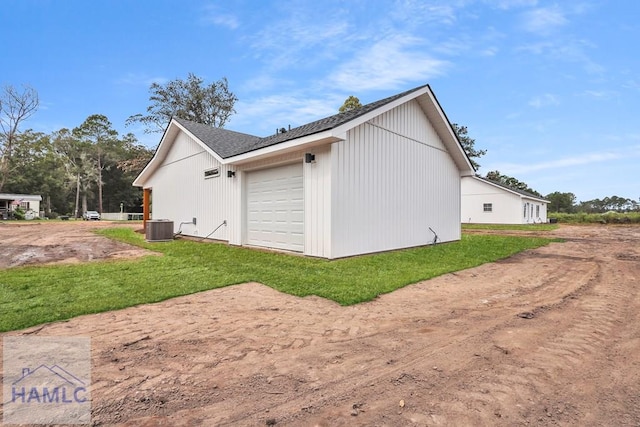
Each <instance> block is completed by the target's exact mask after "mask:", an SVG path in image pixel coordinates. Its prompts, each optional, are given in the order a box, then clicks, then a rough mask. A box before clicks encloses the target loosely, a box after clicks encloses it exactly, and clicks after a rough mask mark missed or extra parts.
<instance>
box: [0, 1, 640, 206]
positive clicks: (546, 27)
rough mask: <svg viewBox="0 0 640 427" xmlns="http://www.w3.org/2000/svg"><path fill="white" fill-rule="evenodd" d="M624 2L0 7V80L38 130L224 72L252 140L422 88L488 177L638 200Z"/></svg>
mask: <svg viewBox="0 0 640 427" xmlns="http://www.w3.org/2000/svg"><path fill="white" fill-rule="evenodd" d="M639 17H640V2H638V1H637V0H584V1H580V0H576V1H573V0H563V1H545V0H424V1H417V0H404V1H402V0H399V1H377V0H366V1H360V0H352V1H344V0H343V1H325V0H323V1H318V0H308V1H307V0H301V1H257V0H255V1H254V0H245V1H243V0H238V1H197V0H191V1H177V0H175V1H167V0H153V1H151V0H149V1H142V0H141V1H129V0H126V1H125V0H109V1H107V0H91V1H86V0H55V1H53V0H2V8H0V36H1V39H2V40H3V42H2V45H3V48H2V54H1V56H0V58H1V59H0V84H1V85H5V84H11V85H14V86H19V85H21V84H29V85H31V86H33V87H34V88H35V89H36V90H37V91H38V93H39V95H40V101H41V106H40V109H39V111H38V112H37V113H36V115H34V116H33V117H32V118H31V119H30V120H29V121H28V122H27V123H26V124H25V128H32V129H34V130H38V131H42V132H47V133H48V132H51V131H54V130H58V129H60V128H62V127H68V128H73V127H75V126H78V125H79V124H81V123H82V122H83V121H84V120H85V119H86V117H87V116H89V115H91V114H104V115H106V116H107V117H108V118H109V119H110V120H111V122H112V123H113V125H114V127H115V128H116V129H118V131H120V132H122V133H125V132H133V133H135V134H136V136H137V137H138V138H139V140H140V141H141V142H142V143H144V144H145V145H147V146H150V147H155V146H156V145H157V143H158V142H159V139H160V135H159V134H151V135H146V134H144V133H143V132H142V129H141V128H137V127H128V128H127V127H125V125H124V122H125V120H126V119H127V117H129V116H130V115H133V114H135V113H143V112H144V111H145V109H146V107H147V105H148V103H149V100H148V99H149V92H148V89H149V85H150V84H151V83H152V82H159V83H164V82H167V81H169V80H172V79H175V78H186V76H187V74H188V73H189V72H192V73H194V74H196V75H197V76H200V77H202V78H204V79H205V80H206V81H207V82H212V81H216V80H218V79H220V78H221V77H227V78H228V80H229V87H230V89H231V90H232V91H233V92H234V93H235V94H236V95H237V96H238V98H239V102H238V103H237V104H236V110H237V114H235V115H234V116H233V117H232V118H231V120H230V121H229V123H228V124H227V126H226V128H227V129H231V130H236V131H240V132H246V133H250V134H254V135H258V136H266V135H268V134H271V133H273V132H275V129H276V128H279V127H283V126H288V125H289V124H290V125H291V126H292V127H295V126H298V125H301V124H304V123H307V122H309V121H312V120H315V119H318V118H321V117H325V116H328V115H331V114H334V113H335V112H337V109H338V107H339V106H340V105H342V103H343V101H344V100H345V99H346V97H347V96H349V95H355V96H357V97H358V98H359V99H360V100H361V101H362V103H363V104H365V103H368V102H372V101H375V100H378V99H381V98H384V97H386V96H390V95H393V94H396V93H399V92H402V91H404V90H407V89H411V88H414V87H416V86H420V85H422V84H424V83H429V84H430V85H431V87H432V89H433V90H434V92H435V94H436V96H437V97H438V100H439V101H440V103H441V105H442V107H443V109H444V110H445V112H446V113H447V115H448V117H449V119H450V120H451V121H452V122H455V123H459V124H461V125H465V126H467V127H468V129H469V135H470V136H471V137H473V138H475V140H476V146H477V148H482V149H486V150H487V155H486V156H484V157H483V158H481V159H480V160H479V162H480V164H481V168H480V170H479V172H480V173H481V174H483V175H484V174H486V173H487V172H488V171H491V170H496V169H497V170H499V171H500V172H502V173H503V174H507V175H511V176H514V177H516V178H518V179H519V180H521V181H524V182H526V183H527V184H529V186H530V187H532V188H534V189H536V190H537V191H539V192H541V193H542V194H548V193H550V192H552V191H563V192H564V191H571V192H573V193H575V194H576V196H577V198H578V200H589V199H593V198H603V197H605V196H611V195H618V196H623V197H629V198H633V199H636V200H637V199H638V198H640V184H639V182H640V180H639V179H638V172H639V171H640V168H639V167H638V163H639V162H640V117H639V116H640V55H639V54H638V52H639V50H638V49H639V45H640V24H639V19H638V18H639Z"/></svg>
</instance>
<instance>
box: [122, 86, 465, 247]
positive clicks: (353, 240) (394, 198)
mask: <svg viewBox="0 0 640 427" xmlns="http://www.w3.org/2000/svg"><path fill="white" fill-rule="evenodd" d="M473 172H474V170H473V167H472V166H471V163H470V161H469V159H468V157H467V155H466V153H465V151H464V149H463V148H462V146H461V145H460V142H459V141H458V139H457V137H456V135H455V132H454V131H453V129H452V128H451V124H450V123H449V120H448V119H447V117H446V115H445V113H444V111H443V110H442V108H441V106H440V104H439V102H438V101H437V99H436V97H435V95H434V94H433V92H432V91H431V88H430V87H429V86H428V85H424V86H420V87H418V88H415V89H411V90H409V91H406V92H402V93H399V94H396V95H393V96H390V97H388V98H385V99H382V100H379V101H376V102H373V103H371V104H367V105H365V106H363V107H361V108H358V109H355V110H351V111H348V112H344V113H340V114H336V115H333V116H329V117H326V118H323V119H321V120H317V121H314V122H311V123H307V124H304V125H302V126H299V127H296V128H292V129H288V128H282V129H281V130H279V131H278V132H276V133H275V134H273V135H270V136H267V137H258V136H253V135H247V134H243V133H239V132H234V131H231V130H226V129H220V128H213V127H211V126H208V125H203V124H200V123H194V122H190V121H187V120H183V119H178V118H174V119H173V120H171V122H170V123H169V125H168V127H167V129H166V131H165V133H164V135H163V137H162V139H161V141H160V144H159V145H158V148H157V149H156V152H155V155H154V156H153V158H152V159H151V161H150V162H149V164H148V165H147V166H146V167H145V168H144V170H143V171H142V172H141V173H140V175H139V176H138V177H137V178H136V180H135V181H134V183H133V185H135V186H140V187H142V188H143V189H144V200H145V202H144V208H145V218H151V217H152V218H153V219H168V220H171V221H173V223H174V224H175V229H174V231H175V232H180V233H181V234H184V235H190V236H198V237H206V238H211V239H218V240H223V241H226V242H229V243H230V244H233V245H243V246H257V247H266V248H274V249H280V250H285V251H291V252H298V253H302V254H305V255H309V256H316V257H322V258H340V257H346V256H352V255H358V254H364V253H371V252H379V251H386V250H392V249H399V248H406V247H411V246H420V245H425V244H430V243H432V242H433V241H434V239H435V235H436V233H437V237H438V241H441V242H446V241H452V240H458V239H460V235H461V231H460V222H459V221H458V218H459V213H460V178H461V176H464V175H472V174H473Z"/></svg>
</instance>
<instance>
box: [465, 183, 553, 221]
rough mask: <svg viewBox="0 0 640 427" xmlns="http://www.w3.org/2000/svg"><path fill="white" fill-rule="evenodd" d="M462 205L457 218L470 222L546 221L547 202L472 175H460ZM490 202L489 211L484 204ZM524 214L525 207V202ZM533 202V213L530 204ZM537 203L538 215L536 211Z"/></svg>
mask: <svg viewBox="0 0 640 427" xmlns="http://www.w3.org/2000/svg"><path fill="white" fill-rule="evenodd" d="M461 188H462V207H461V211H460V221H461V222H462V223H471V224H528V223H534V222H535V223H540V222H547V204H546V203H544V202H541V201H539V200H535V199H530V198H527V197H523V196H521V195H519V194H514V193H512V192H510V191H508V190H506V189H502V188H499V187H496V186H494V185H491V184H489V183H486V182H483V181H481V180H478V179H476V178H473V177H464V178H462V183H461ZM485 203H491V205H492V211H491V212H485V211H484V204H485ZM527 203H528V205H527V213H526V215H525V212H524V207H525V204H527ZM531 206H533V213H532V208H531ZM536 206H540V215H539V216H537V215H536Z"/></svg>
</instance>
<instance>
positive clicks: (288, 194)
mask: <svg viewBox="0 0 640 427" xmlns="http://www.w3.org/2000/svg"><path fill="white" fill-rule="evenodd" d="M302 173H303V172H302V163H297V164H292V165H287V166H282V167H277V168H272V169H265V170H260V171H255V172H249V173H248V177H247V243H248V244H250V245H256V246H265V247H270V248H277V249H286V250H290V251H298V252H302V251H303V250H304V188H303V185H302V184H303V178H302Z"/></svg>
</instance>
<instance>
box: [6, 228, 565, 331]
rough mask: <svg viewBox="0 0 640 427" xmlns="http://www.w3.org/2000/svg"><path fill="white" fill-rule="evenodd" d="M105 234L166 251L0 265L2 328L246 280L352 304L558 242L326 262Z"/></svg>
mask: <svg viewBox="0 0 640 427" xmlns="http://www.w3.org/2000/svg"><path fill="white" fill-rule="evenodd" d="M99 234H102V235H104V236H107V237H109V238H112V239H117V240H120V241H123V242H126V243H130V244H133V245H136V246H140V247H144V248H147V249H150V250H152V251H157V252H160V253H162V256H146V257H143V258H138V259H132V260H110V261H96V262H88V263H84V264H72V265H42V266H31V267H19V268H10V269H5V270H0V331H10V330H16V329H22V328H26V327H29V326H33V325H38V324H41V323H46V322H52V321H57V320H64V319H69V318H72V317H75V316H79V315H82V314H89V313H99V312H104V311H109V310H116V309H121V308H125V307H131V306H134V305H138V304H145V303H153V302H158V301H163V300H166V299H169V298H173V297H176V296H181V295H187V294H192V293H195V292H200V291H205V290H209V289H215V288H220V287H224V286H229V285H234V284H239V283H246V282H260V283H263V284H265V285H267V286H270V287H272V288H273V289H276V290H278V291H281V292H285V293H288V294H291V295H296V296H300V297H304V296H307V295H317V296H320V297H324V298H328V299H331V300H333V301H336V302H338V303H339V304H342V305H351V304H357V303H359V302H363V301H370V300H372V299H374V298H376V297H377V296H378V295H381V294H384V293H388V292H392V291H394V290H396V289H399V288H401V287H404V286H406V285H409V284H412V283H416V282H420V281H422V280H426V279H430V278H432V277H435V276H439V275H442V274H445V273H450V272H454V271H459V270H463V269H466V268H470V267H475V266H478V265H481V264H484V263H487V262H492V261H496V260H499V259H503V258H506V257H509V256H511V255H513V254H516V253H518V252H521V251H524V250H527V249H533V248H537V247H540V246H544V245H546V244H548V243H550V242H552V241H554V240H553V239H548V238H541V237H528V236H527V237H513V236H497V235H463V236H462V240H460V241H457V242H451V243H443V244H439V245H436V246H424V247H418V248H411V249H404V250H397V251H392V252H384V253H378V254H372V255H363V256H358V257H353V258H345V259H339V260H334V261H327V260H324V259H317V258H309V257H302V256H296V255H288V254H284V253H272V252H266V251H259V250H253V249H247V248H242V247H234V246H229V245H226V244H216V243H199V242H194V241H190V240H174V241H172V242H164V243H147V242H145V241H144V237H143V236H141V235H140V234H136V233H134V232H133V231H132V230H130V229H125V228H113V229H105V230H100V231H99Z"/></svg>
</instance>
